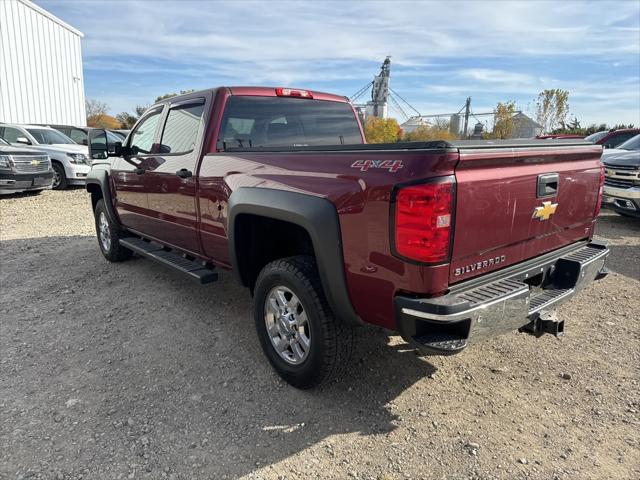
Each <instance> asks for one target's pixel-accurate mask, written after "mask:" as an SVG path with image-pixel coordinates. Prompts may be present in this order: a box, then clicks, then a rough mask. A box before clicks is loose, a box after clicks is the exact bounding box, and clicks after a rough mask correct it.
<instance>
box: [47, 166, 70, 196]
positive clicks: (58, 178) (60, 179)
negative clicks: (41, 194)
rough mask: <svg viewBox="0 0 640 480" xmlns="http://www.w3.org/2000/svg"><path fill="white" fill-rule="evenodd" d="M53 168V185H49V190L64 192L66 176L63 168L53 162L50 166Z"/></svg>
mask: <svg viewBox="0 0 640 480" xmlns="http://www.w3.org/2000/svg"><path fill="white" fill-rule="evenodd" d="M51 167H52V168H53V183H52V184H51V188H52V189H54V190H64V189H65V188H67V183H68V182H67V175H66V174H65V173H64V167H63V166H62V165H61V164H59V163H57V162H54V163H52V164H51Z"/></svg>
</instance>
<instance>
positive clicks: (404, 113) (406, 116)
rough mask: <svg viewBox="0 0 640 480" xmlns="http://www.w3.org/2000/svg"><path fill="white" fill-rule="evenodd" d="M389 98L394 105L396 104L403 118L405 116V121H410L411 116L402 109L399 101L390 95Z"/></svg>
mask: <svg viewBox="0 0 640 480" xmlns="http://www.w3.org/2000/svg"><path fill="white" fill-rule="evenodd" d="M389 90H391V89H389ZM389 98H390V99H391V101H392V102H393V104H394V106H395V108H396V110H398V111H399V112H400V113H401V114H402V116H403V117H404V118H405V119H407V120H408V119H409V115H407V113H406V112H405V111H404V110H403V109H402V107H401V106H400V104H399V103H398V101H397V100H396V99H395V95H389Z"/></svg>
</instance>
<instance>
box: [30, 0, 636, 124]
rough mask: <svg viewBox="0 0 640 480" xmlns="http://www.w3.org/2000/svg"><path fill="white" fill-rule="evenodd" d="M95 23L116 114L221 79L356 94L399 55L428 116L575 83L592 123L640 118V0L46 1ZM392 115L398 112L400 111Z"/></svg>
mask: <svg viewBox="0 0 640 480" xmlns="http://www.w3.org/2000/svg"><path fill="white" fill-rule="evenodd" d="M36 3H37V4H39V5H40V6H42V7H44V8H45V9H47V10H49V11H50V12H51V13H53V14H54V15H56V16H58V17H59V18H61V19H62V20H64V21H66V22H67V23H69V24H71V25H72V26H74V27H76V28H77V29H79V30H80V31H82V32H83V33H84V34H85V37H84V39H83V41H82V49H83V58H84V79H85V91H86V96H87V98H93V99H98V100H101V101H104V102H106V103H107V104H108V105H109V107H110V109H111V113H113V114H115V113H118V112H120V111H123V110H133V108H134V106H135V105H136V104H146V103H150V102H152V101H153V99H154V98H155V97H156V96H157V95H161V94H163V93H167V92H174V91H179V90H182V89H188V88H195V89H201V88H208V87H214V86H218V85H273V86H295V87H301V88H310V89H316V90H324V91H329V92H332V93H338V94H343V95H347V96H349V95H351V94H353V93H354V92H356V91H357V90H359V89H360V87H362V86H363V85H364V84H366V83H367V82H369V81H370V80H371V79H372V78H373V75H374V74H376V73H377V71H378V69H379V67H380V64H381V63H382V61H383V60H384V58H385V56H386V55H391V56H392V67H391V69H392V70H391V72H392V73H391V86H392V88H393V89H394V90H395V91H396V92H398V93H399V94H400V95H402V96H403V97H404V98H406V99H407V100H408V101H409V102H410V103H411V104H413V105H414V106H415V107H416V108H417V109H418V110H419V111H420V112H421V113H422V114H438V113H447V112H453V111H457V110H459V109H460V108H461V107H462V106H463V104H464V101H465V99H466V97H467V96H471V97H472V99H473V100H472V106H473V109H474V111H476V112H480V111H490V110H491V109H492V108H493V107H494V106H495V104H496V102H498V101H506V100H515V101H516V103H517V105H518V107H519V108H520V109H522V110H523V111H525V112H526V113H530V114H531V115H533V114H534V102H533V100H534V98H535V97H536V96H537V93H538V92H539V91H541V90H543V89H545V88H564V89H567V90H569V92H570V108H571V113H572V115H576V116H577V117H578V119H579V120H581V122H582V125H583V126H584V125H587V124H590V123H593V122H597V123H616V122H624V123H635V124H636V125H639V124H640V1H638V0H629V1H613V2H607V1H563V2H559V1H556V2H545V1H536V0H529V1H524V0H523V1H520V2H507V1H471V2H468V1H448V2H419V1H412V2H402V1H395V2H383V1H369V2H346V1H343V2H321V1H315V2H301V1H297V2H276V1H269V2H266V1H265V2H257V1H247V0H245V1H235V2H224V1H216V2H209V1H180V2H173V1H155V2H154V1H150V0H148V1H133V0H120V1H115V0H114V1H111V2H98V1H95V0H91V1H85V0H78V1H60V0H36ZM392 113H393V112H392Z"/></svg>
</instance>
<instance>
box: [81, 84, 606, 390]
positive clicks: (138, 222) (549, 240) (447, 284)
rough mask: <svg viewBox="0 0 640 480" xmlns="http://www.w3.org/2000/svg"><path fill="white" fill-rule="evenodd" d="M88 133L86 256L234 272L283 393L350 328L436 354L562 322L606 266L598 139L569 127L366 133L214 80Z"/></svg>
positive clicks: (341, 355) (344, 350)
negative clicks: (284, 384)
mask: <svg viewBox="0 0 640 480" xmlns="http://www.w3.org/2000/svg"><path fill="white" fill-rule="evenodd" d="M105 145H106V138H105V137H104V135H103V134H102V133H101V132H93V133H92V135H91V138H90V148H91V157H92V158H93V159H94V160H93V162H94V164H93V168H92V170H91V172H90V174H89V176H88V177H87V190H88V191H89V192H90V193H91V201H92V206H93V210H94V212H95V221H96V230H97V234H98V241H99V245H100V248H101V250H102V253H103V255H104V256H105V257H106V258H107V260H109V261H112V262H117V261H122V260H126V259H127V258H129V257H131V255H132V254H133V253H134V252H135V253H137V254H139V255H142V256H144V257H147V258H150V259H153V260H156V261H158V262H162V263H163V264H165V265H167V266H169V267H172V268H174V269H176V270H178V271H180V272H183V273H184V274H186V275H188V276H190V277H191V278H194V279H196V280H197V281H199V282H201V283H208V282H212V281H215V280H216V279H217V273H216V269H217V268H222V269H225V270H232V271H233V272H234V274H235V276H236V278H237V279H238V281H239V282H240V283H241V284H242V285H244V286H246V287H248V288H249V289H250V290H251V293H252V295H253V316H254V321H255V326H256V329H257V333H258V338H259V340H260V343H261V345H262V347H263V349H264V352H265V354H266V356H267V358H268V359H269V361H270V362H271V364H272V365H273V367H274V368H275V370H276V371H277V372H278V373H279V374H280V375H281V376H282V377H283V378H284V379H285V380H286V381H288V382H289V383H291V384H292V385H294V386H296V387H299V388H309V387H312V386H315V385H318V384H320V383H322V382H324V381H326V380H327V379H329V378H331V377H332V376H333V375H334V374H335V372H336V371H337V370H338V369H339V368H340V367H342V366H343V365H345V364H346V363H347V360H348V358H349V355H350V352H351V350H352V346H353V341H354V327H356V326H359V325H363V324H374V325H379V326H381V327H385V328H387V329H390V330H395V331H398V332H399V333H400V334H401V335H402V336H403V338H404V339H405V340H406V341H408V342H410V343H411V344H412V345H414V346H416V347H419V348H420V349H422V351H424V352H426V353H430V354H442V355H447V354H453V353H457V352H460V351H461V350H463V349H464V348H465V347H466V346H467V345H468V344H469V343H470V342H474V341H476V340H479V339H482V338H486V337H490V336H494V335H497V334H500V333H506V332H509V331H512V330H515V329H525V330H527V331H529V332H531V333H534V334H537V335H540V334H542V333H544V332H551V333H555V334H561V333H562V331H563V328H564V323H563V322H562V321H561V320H558V319H557V318H556V317H555V316H554V315H553V308H554V307H555V306H556V305H558V304H559V303H560V302H562V301H565V300H567V299H568V298H570V297H571V296H572V295H573V294H574V293H576V292H577V291H578V290H579V289H581V288H582V287H583V286H584V285H585V284H587V283H589V282H591V281H592V280H594V279H597V278H600V277H602V276H604V275H605V274H606V269H605V267H604V262H605V258H606V256H607V255H608V253H609V250H608V249H607V247H606V245H603V244H601V243H597V242H594V241H592V235H593V230H594V223H595V218H596V216H597V215H598V211H599V209H600V203H601V197H602V189H603V179H604V175H603V169H602V166H601V163H600V155H601V150H602V147H600V146H596V145H593V144H589V143H585V142H582V141H580V140H578V141H575V140H569V141H564V140H546V141H537V140H527V141H511V142H510V141H501V142H490V141H460V142H444V141H434V142H426V143H424V142H423V143H398V144H384V145H367V144H365V140H364V135H363V132H362V128H361V126H360V123H359V121H358V116H357V114H356V113H355V111H354V109H353V107H352V106H351V104H349V102H348V100H347V99H346V98H344V97H340V96H335V95H329V94H326V93H320V92H315V91H314V92H312V91H307V90H296V89H287V88H254V87H221V88H216V89H212V90H206V91H201V92H194V93H189V94H187V95H182V96H179V97H174V98H170V99H167V100H164V101H162V102H160V103H158V104H156V105H154V106H153V107H151V108H150V109H149V110H148V111H147V112H146V113H145V114H144V115H143V116H142V118H140V120H139V121H138V122H137V124H136V125H135V127H134V128H133V130H132V131H131V133H130V134H129V136H128V137H127V139H126V141H125V142H124V144H123V145H117V147H116V150H115V151H113V150H112V149H110V151H107V149H106V148H105ZM107 157H113V158H111V159H108V158H107ZM102 159H105V160H102ZM239 321H246V319H240V320H239Z"/></svg>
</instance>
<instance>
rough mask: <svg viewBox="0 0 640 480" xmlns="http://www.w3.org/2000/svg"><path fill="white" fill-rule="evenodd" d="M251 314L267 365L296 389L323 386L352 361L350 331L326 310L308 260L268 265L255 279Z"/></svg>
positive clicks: (300, 258)
mask: <svg viewBox="0 0 640 480" xmlns="http://www.w3.org/2000/svg"><path fill="white" fill-rule="evenodd" d="M253 314H254V320H255V324H256V330H257V333H258V338H259V340H260V344H261V346H262V349H263V351H264V353H265V355H266V356H267V358H268V359H269V362H270V363H271V365H272V366H273V368H274V369H275V370H276V372H277V373H278V374H279V375H280V376H281V377H282V378H283V379H284V380H285V381H287V382H288V383H289V384H291V385H292V386H294V387H296V388H301V389H307V388H312V387H315V386H318V385H321V384H322V383H326V382H327V381H328V380H330V379H331V378H333V377H334V376H335V375H336V373H337V372H339V370H340V369H341V368H342V367H344V366H345V365H346V364H347V363H348V361H349V359H350V357H351V352H352V350H353V343H354V332H353V328H351V327H349V326H346V325H344V324H343V323H341V322H340V321H339V320H337V319H336V318H335V316H334V314H333V312H332V311H331V309H330V308H329V305H328V304H327V300H326V298H325V295H324V292H323V290H322V285H321V283H320V278H319V276H318V272H317V268H316V263H315V260H314V259H313V257H310V256H306V255H305V256H302V255H301V256H296V257H289V258H283V259H281V260H276V261H274V262H271V263H269V264H267V265H266V266H265V267H264V268H263V269H262V271H261V272H260V275H259V276H258V279H257V281H256V286H255V290H254V299H253Z"/></svg>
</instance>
